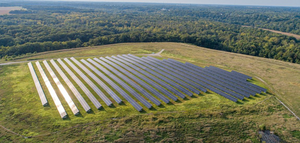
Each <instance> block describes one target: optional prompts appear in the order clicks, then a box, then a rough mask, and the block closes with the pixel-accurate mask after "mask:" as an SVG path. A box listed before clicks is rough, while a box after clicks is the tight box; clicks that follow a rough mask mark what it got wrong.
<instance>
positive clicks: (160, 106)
mask: <svg viewBox="0 0 300 143" xmlns="http://www.w3.org/2000/svg"><path fill="white" fill-rule="evenodd" d="M169 103H170V102H169ZM158 107H159V108H166V106H165V105H163V104H160V105H159V106H158Z"/></svg>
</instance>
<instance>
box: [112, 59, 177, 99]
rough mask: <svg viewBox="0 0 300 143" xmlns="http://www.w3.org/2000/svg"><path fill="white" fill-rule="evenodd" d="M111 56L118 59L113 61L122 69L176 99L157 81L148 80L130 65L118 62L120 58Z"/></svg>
mask: <svg viewBox="0 0 300 143" xmlns="http://www.w3.org/2000/svg"><path fill="white" fill-rule="evenodd" d="M112 58H114V59H116V60H118V61H116V60H114V62H115V63H117V64H118V65H120V66H122V67H123V68H124V69H126V70H128V71H130V72H132V73H133V74H134V75H136V76H138V77H139V78H141V79H143V80H144V81H146V82H147V83H149V84H150V85H152V86H154V87H155V88H156V89H158V90H159V91H161V92H162V93H164V94H165V95H167V96H168V97H169V98H171V99H172V100H174V101H177V97H176V96H174V95H173V94H172V93H170V92H169V91H167V90H166V89H164V88H162V86H161V85H158V84H157V83H155V82H153V81H152V80H150V79H149V78H147V77H146V76H144V75H142V74H140V73H138V72H137V71H135V70H133V69H131V68H130V67H128V66H126V65H125V64H123V63H121V62H119V61H122V60H121V59H119V58H117V57H114V56H112Z"/></svg>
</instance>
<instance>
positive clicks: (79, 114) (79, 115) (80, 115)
mask: <svg viewBox="0 0 300 143" xmlns="http://www.w3.org/2000/svg"><path fill="white" fill-rule="evenodd" d="M75 116H76V117H81V118H83V116H82V114H81V112H79V113H78V114H77V115H75Z"/></svg>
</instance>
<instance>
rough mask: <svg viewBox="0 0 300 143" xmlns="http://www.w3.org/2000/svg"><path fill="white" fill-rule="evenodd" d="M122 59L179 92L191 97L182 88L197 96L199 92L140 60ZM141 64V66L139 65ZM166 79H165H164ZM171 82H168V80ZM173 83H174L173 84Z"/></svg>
mask: <svg viewBox="0 0 300 143" xmlns="http://www.w3.org/2000/svg"><path fill="white" fill-rule="evenodd" d="M123 57H124V58H127V59H128V60H130V62H131V63H133V64H135V65H137V66H138V67H140V68H142V69H144V70H145V71H147V72H149V73H151V74H152V75H154V76H156V77H158V78H159V79H161V80H163V81H166V82H167V83H169V84H170V85H172V86H174V87H176V88H177V89H179V90H181V91H182V92H183V93H185V94H187V95H189V96H191V95H193V93H191V92H190V91H188V90H186V89H185V88H183V87H186V88H187V89H189V90H191V91H192V92H194V93H196V94H199V93H200V91H199V90H197V89H196V88H194V87H192V86H190V85H188V84H186V83H184V82H183V81H181V80H179V79H177V78H175V77H172V76H170V75H169V74H165V73H163V72H161V71H160V70H157V69H155V68H154V67H152V66H150V65H148V64H146V63H145V62H142V61H141V59H138V60H137V59H135V58H131V57H128V56H123ZM141 64H143V65H141ZM144 66H146V67H147V68H146V67H144ZM166 77H167V78H166ZM168 78H169V79H171V80H169V79H168ZM173 81H175V82H176V83H175V82H173ZM182 86H183V87H182Z"/></svg>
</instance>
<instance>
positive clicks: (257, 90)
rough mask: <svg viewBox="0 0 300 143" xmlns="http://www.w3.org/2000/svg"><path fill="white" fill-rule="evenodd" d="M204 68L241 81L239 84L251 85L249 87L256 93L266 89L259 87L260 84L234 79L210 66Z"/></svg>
mask: <svg viewBox="0 0 300 143" xmlns="http://www.w3.org/2000/svg"><path fill="white" fill-rule="evenodd" d="M205 69H206V70H210V71H212V72H214V73H216V74H221V75H223V76H225V77H227V78H231V79H233V80H234V81H235V82H239V83H241V84H244V85H247V86H249V87H251V89H252V90H254V91H256V92H257V93H260V92H266V89H264V88H262V87H260V86H257V85H255V84H252V83H249V82H247V81H242V80H237V79H234V78H232V76H228V75H226V74H224V73H222V72H219V71H215V70H212V68H210V67H205Z"/></svg>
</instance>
